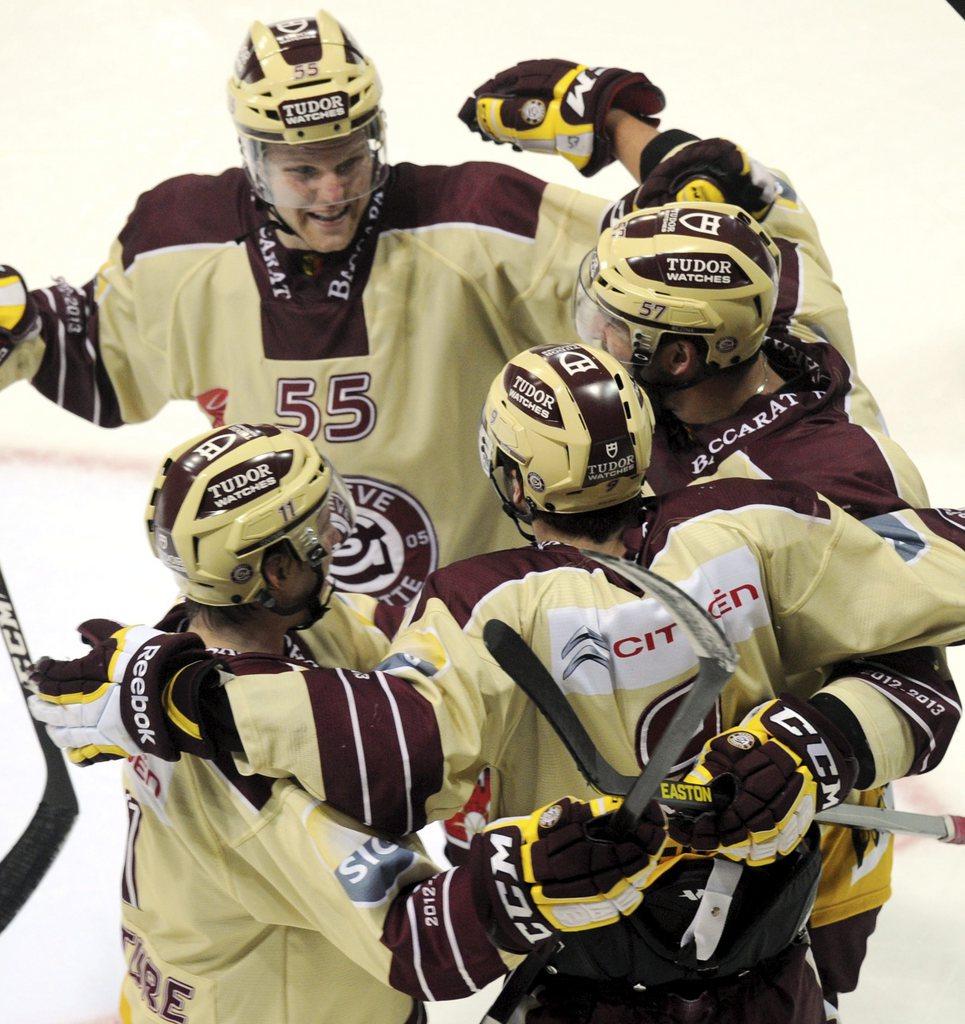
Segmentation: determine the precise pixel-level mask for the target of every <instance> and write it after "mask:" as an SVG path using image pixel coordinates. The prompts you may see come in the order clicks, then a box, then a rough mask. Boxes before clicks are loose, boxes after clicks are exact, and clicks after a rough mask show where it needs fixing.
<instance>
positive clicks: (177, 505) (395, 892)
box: [40, 425, 666, 1024]
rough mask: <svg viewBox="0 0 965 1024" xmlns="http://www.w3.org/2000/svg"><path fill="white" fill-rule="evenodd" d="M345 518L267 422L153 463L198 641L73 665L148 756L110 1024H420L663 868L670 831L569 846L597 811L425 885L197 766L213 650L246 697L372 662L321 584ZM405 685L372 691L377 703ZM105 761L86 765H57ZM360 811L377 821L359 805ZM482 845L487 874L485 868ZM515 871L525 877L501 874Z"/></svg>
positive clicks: (301, 806)
mask: <svg viewBox="0 0 965 1024" xmlns="http://www.w3.org/2000/svg"><path fill="white" fill-rule="evenodd" d="M352 520H353V508H352V502H351V499H350V498H349V497H348V495H347V493H346V491H345V488H344V485H343V483H342V481H341V479H340V477H339V476H338V474H337V473H336V472H335V471H334V470H333V469H332V467H331V466H330V465H329V464H328V463H327V462H326V461H325V460H324V459H323V458H322V457H320V456H319V454H318V452H317V451H316V449H315V448H314V446H313V445H312V444H311V442H310V441H308V440H307V439H306V438H304V437H301V436H299V435H297V434H294V433H293V432H291V431H287V430H279V429H278V428H276V427H272V426H267V425H262V426H245V425H236V426H232V427H228V428H220V429H216V430H214V431H210V432H208V433H207V434H205V435H203V436H201V437H198V438H195V439H194V440H192V441H189V442H188V443H186V444H182V445H180V446H179V447H178V448H177V449H175V450H174V451H172V452H171V453H170V455H169V456H168V458H167V459H165V461H164V464H163V466H162V468H161V471H160V473H159V475H158V477H157V480H156V482H155V489H154V493H153V495H152V498H151V501H150V503H149V505H148V509H147V522H148V531H149V533H150V536H151V539H152V543H153V547H154V551H155V554H156V555H157V557H158V558H160V559H161V561H162V562H164V564H165V565H166V566H167V567H168V568H169V569H171V571H172V572H173V573H174V574H175V576H176V578H177V580H178V582H179V584H180V587H181V589H182V591H183V593H184V595H185V598H186V604H185V605H184V607H183V608H182V609H181V614H182V615H183V616H184V618H185V620H186V621H185V623H184V624H185V627H186V628H187V629H189V630H191V631H192V632H190V633H163V632H159V631H157V630H154V629H150V628H147V627H135V628H133V629H126V630H122V629H119V628H118V626H117V624H116V623H107V622H105V621H103V620H97V621H92V622H88V623H85V624H84V626H82V627H81V632H82V634H83V635H84V636H85V637H86V638H87V639H88V641H89V642H90V643H92V644H93V643H96V642H97V641H98V640H104V639H105V638H106V637H108V636H110V637H111V638H110V639H109V640H108V641H107V642H106V643H102V644H101V645H100V646H99V647H97V648H96V650H95V652H94V653H92V654H91V655H89V656H88V657H87V658H86V659H81V663H82V664H84V665H86V669H85V671H86V672H87V673H88V676H89V677H90V678H96V677H99V676H101V675H105V674H106V673H108V672H111V671H121V670H122V669H121V666H124V669H123V671H127V672H128V673H129V675H130V678H131V680H132V681H133V680H137V681H138V685H135V686H134V689H135V690H136V691H137V692H136V694H135V695H134V696H133V698H132V700H131V701H130V704H129V705H128V706H127V707H124V708H120V709H116V710H117V711H118V720H117V722H116V726H117V729H118V736H119V737H120V743H121V744H122V745H127V744H128V743H129V740H127V739H126V738H124V737H125V732H126V731H128V730H129V731H130V734H131V735H136V736H137V737H138V740H139V742H140V743H141V744H143V745H144V747H145V750H150V751H151V753H143V754H139V755H138V756H137V757H135V758H133V759H132V760H130V761H128V763H127V764H126V766H125V772H124V776H125V787H126V799H127V809H128V815H129V821H130V827H129V834H128V839H127V847H126V861H125V867H124V874H123V884H122V917H123V922H122V937H123V945H124V954H125V958H126V961H127V972H126V974H125V977H124V982H123V986H122V992H121V1006H120V1016H121V1019H122V1020H123V1021H125V1022H128V1024H131V1022H143V1024H147V1022H160V1021H191V1022H192V1024H216V1022H223V1024H245V1022H251V1024H256V1022H257V1024H263V1022H267V1021H270V1022H272V1024H310V1022H317V1024H322V1022H325V1021H332V1020H338V1021H345V1022H359V1024H362V1022H366V1024H368V1022H371V1021H379V1022H392V1021H397V1022H403V1021H407V1022H412V1024H414V1022H416V1021H424V1020H425V1011H424V1009H423V1008H422V1000H424V999H448V998H452V997H457V996H462V995H466V994H468V993H470V992H472V991H475V990H476V988H477V987H481V986H483V985H484V984H486V983H487V982H489V981H491V980H493V979H494V978H497V977H499V975H500V974H501V973H502V972H503V971H504V969H505V968H504V962H503V958H502V957H501V955H500V953H499V950H498V948H497V947H498V946H499V945H503V946H505V947H506V948H507V949H509V950H512V951H515V952H525V951H526V950H527V949H528V948H530V947H531V946H532V945H533V944H534V943H536V942H537V941H538V940H539V939H540V938H544V937H545V936H546V935H547V934H549V928H550V927H553V928H556V929H560V930H564V931H565V930H566V929H567V928H568V927H569V925H568V918H567V914H568V913H569V914H572V912H573V909H574V908H576V909H577V910H579V911H580V913H581V926H582V927H586V926H587V923H592V924H603V923H605V922H606V921H607V920H613V919H614V918H615V917H619V916H620V913H621V910H620V909H619V908H623V912H627V911H628V910H629V909H630V908H631V907H632V906H633V905H634V904H635V903H639V901H640V898H641V897H640V890H642V889H643V888H645V885H646V882H647V879H648V877H649V875H650V874H651V873H652V871H653V870H654V869H655V868H656V866H657V865H658V863H659V856H658V855H659V853H660V850H661V848H662V846H663V845H664V843H665V842H666V834H665V832H664V831H663V829H662V827H660V825H659V824H658V823H656V822H648V823H645V824H644V825H642V826H641V828H640V830H639V832H638V833H637V834H635V835H631V836H629V837H627V838H626V839H625V840H623V841H621V842H619V843H610V842H604V841H602V840H599V839H594V840H592V841H591V840H590V839H589V838H588V837H587V835H586V834H585V832H584V826H586V827H587V828H590V827H592V826H591V824H590V823H591V822H594V821H596V824H597V827H599V826H600V825H602V824H603V822H602V821H601V820H598V819H601V818H602V816H603V815H604V814H606V813H608V812H610V811H612V810H613V809H614V808H615V807H616V806H617V805H618V803H619V801H617V800H614V799H611V798H607V799H604V798H600V799H598V800H596V801H594V802H593V803H590V804H587V803H583V802H581V801H576V800H563V801H559V802H555V803H553V804H552V805H550V806H549V807H547V808H541V809H540V810H539V811H538V812H536V814H534V815H529V816H526V817H524V818H520V819H517V820H514V821H507V822H503V823H501V824H500V826H499V827H498V829H497V830H496V831H495V832H494V833H492V834H491V835H490V836H489V837H487V838H484V837H482V836H480V837H479V838H478V840H477V841H476V843H475V846H474V848H473V851H472V852H471V857H470V861H469V863H468V864H467V866H465V867H460V868H456V869H453V870H450V871H445V872H439V871H438V869H437V868H436V867H435V866H434V865H433V864H432V863H431V862H430V861H429V860H428V858H427V857H426V855H425V853H424V852H423V850H422V848H421V846H420V845H419V843H418V842H417V841H415V840H402V839H389V838H388V837H385V836H384V835H382V836H380V835H379V834H377V833H374V832H373V831H372V830H371V829H369V828H366V827H365V826H364V825H362V824H361V823H360V822H359V821H357V820H352V819H350V818H347V817H346V816H344V815H342V814H339V813H338V812H337V811H335V810H333V809H331V808H329V807H326V806H324V805H319V803H318V801H317V800H314V799H312V798H311V797H309V796H308V795H307V794H306V793H305V791H304V790H303V789H301V787H299V786H298V785H297V784H296V783H295V782H293V781H291V780H288V779H275V778H269V777H265V776H261V775H256V774H252V773H250V772H249V771H247V770H246V769H245V767H244V765H243V764H238V765H236V763H235V762H234V761H233V760H232V758H231V757H230V756H225V755H223V754H222V755H215V756H213V759H211V760H203V759H202V758H204V757H212V755H213V750H212V748H211V747H210V746H209V745H208V744H207V743H206V742H205V741H204V739H203V738H202V736H201V733H200V730H199V729H198V728H197V726H196V725H195V724H194V723H195V722H197V721H200V719H201V718H202V717H203V715H204V706H203V699H204V695H201V697H202V700H201V701H200V702H199V701H197V700H195V698H194V696H188V695H189V694H194V695H196V694H197V693H198V691H197V690H196V687H195V683H196V680H197V676H196V672H197V668H198V666H199V665H200V667H202V668H203V669H204V670H205V671H207V666H206V665H205V664H204V662H203V661H201V662H199V659H202V658H203V657H204V656H205V653H206V652H208V653H215V654H216V655H217V658H218V662H219V665H220V666H221V669H220V670H221V671H225V672H226V673H230V674H231V675H232V676H234V677H236V678H240V679H244V678H246V677H247V676H249V675H252V674H258V675H259V676H260V677H264V678H267V679H271V678H272V675H273V674H275V673H287V672H291V671H292V670H296V671H298V670H300V669H301V668H308V667H312V666H315V665H316V661H317V662H318V663H321V664H338V665H343V666H349V667H348V668H346V669H344V674H345V677H346V678H347V679H348V678H351V676H352V670H353V669H361V668H368V667H370V666H371V665H372V664H374V661H375V660H376V659H375V658H374V657H373V654H374V652H375V651H377V650H378V649H379V644H378V639H377V636H375V637H374V636H373V633H374V631H373V629H372V626H371V624H370V623H365V622H363V621H362V619H361V618H360V617H358V616H357V614H356V612H355V611H353V610H352V608H351V607H350V606H349V604H347V603H346V602H344V601H342V600H341V599H340V598H339V597H338V596H334V597H333V596H332V595H331V593H330V590H329V588H328V587H327V585H325V584H324V582H323V579H324V573H325V569H326V566H327V563H328V561H329V557H330V554H331V552H332V550H333V549H334V548H335V547H336V546H337V544H338V543H340V542H342V541H343V540H344V538H345V537H346V536H347V535H348V534H349V533H350V532H351V529H352V526H353V522H352ZM320 595H321V596H320ZM322 616H324V617H322ZM155 660H156V661H157V663H161V662H162V661H163V662H164V663H165V664H166V665H169V666H170V665H172V664H177V665H178V666H179V668H180V671H179V672H178V674H177V677H176V678H175V679H174V680H173V681H172V683H171V687H170V692H169V693H168V694H167V695H166V696H165V697H164V698H163V699H164V702H165V703H167V704H168V706H169V707H172V708H173V707H174V706H175V705H177V706H179V707H180V708H181V710H182V712H184V713H183V714H180V715H179V714H175V715H174V717H173V718H172V719H171V721H172V722H173V721H177V723H178V728H179V730H180V739H179V742H178V749H179V750H180V751H182V752H183V753H184V755H185V756H182V757H180V758H179V760H178V761H177V763H172V762H171V761H170V760H166V758H169V757H170V756H171V755H172V752H173V748H172V747H171V746H170V744H169V742H168V740H167V739H166V737H165V735H164V733H165V727H164V726H161V727H160V728H157V729H155V724H156V721H155V720H156V716H157V715H158V714H159V712H160V708H159V706H158V705H155V704H154V703H153V702H154V700H155V697H156V696H157V695H156V694H155V693H154V692H153V690H152V682H153V675H152V665H153V664H154V663H155ZM108 662H109V663H110V664H108ZM40 671H41V672H42V673H43V674H44V676H45V678H46V679H47V680H48V681H50V682H51V683H52V682H53V681H54V680H56V679H59V680H60V685H59V686H58V687H57V690H58V692H57V694H56V695H55V694H53V693H48V694H47V698H48V699H49V700H59V701H62V702H63V701H69V700H71V699H76V698H77V697H78V696H82V695H81V694H80V693H79V692H78V690H77V677H76V674H71V673H66V672H64V671H62V670H58V666H57V665H55V664H50V663H47V664H46V665H41V667H40ZM400 685H402V686H407V684H404V683H398V682H387V683H386V689H385V694H386V695H387V696H389V698H390V699H391V693H392V690H393V689H394V688H397V687H398V686H400ZM86 696H87V697H89V696H91V694H90V692H89V691H88V692H87V694H86ZM207 696H208V697H210V694H208V695H207ZM306 711H307V714H308V718H307V719H306V723H307V722H309V721H311V720H312V711H311V710H310V709H306ZM315 711H316V712H319V713H321V714H324V711H323V709H321V708H316V709H315ZM363 713H364V712H363ZM408 738H409V739H410V740H412V741H415V740H416V737H415V736H414V735H413V734H412V733H411V732H410V733H409V736H408ZM104 753H105V752H104V751H94V750H91V749H89V748H84V747H81V748H80V749H78V750H76V751H74V753H73V759H74V760H75V761H80V762H85V761H86V762H90V761H94V760H98V759H100V758H101V757H103V756H104ZM350 756H352V757H353V758H354V753H351V754H350ZM371 799H372V801H373V804H374V806H376V807H378V801H379V793H378V789H377V788H375V787H373V791H372V794H371ZM493 835H495V836H496V839H495V840H494V839H493ZM497 840H498V842H499V843H500V846H499V847H498V849H499V850H500V851H501V852H502V853H503V855H504V858H503V859H502V860H500V859H498V858H496V859H493V858H492V857H491V856H490V853H491V850H490V849H489V845H488V844H490V843H494V842H496V841H497ZM493 849H497V847H495V846H494V847H493ZM523 861H525V863H526V864H527V866H528V867H527V872H526V873H525V875H524V874H522V873H521V874H520V875H519V876H518V877H517V878H515V879H513V878H510V877H509V875H508V874H507V871H508V870H510V869H511V868H512V866H513V865H514V864H520V863H522V862H523ZM500 886H502V888H503V891H507V892H511V897H512V900H513V901H514V902H513V905H512V908H511V909H512V911H513V912H518V911H520V910H521V909H524V910H525V911H526V913H527V914H528V919H527V920H528V924H529V934H530V936H531V939H530V940H526V939H525V938H524V937H523V935H522V933H521V931H520V929H519V928H518V927H517V926H516V921H515V920H514V919H513V918H512V917H510V916H509V912H508V911H507V910H506V909H504V907H503V903H502V902H501V900H500V898H499V896H498V892H499V887H500ZM589 911H595V913H588V912H589Z"/></svg>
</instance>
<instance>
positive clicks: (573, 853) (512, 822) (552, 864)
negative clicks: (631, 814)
mask: <svg viewBox="0 0 965 1024" xmlns="http://www.w3.org/2000/svg"><path fill="white" fill-rule="evenodd" d="M621 803H622V801H621V800H620V799H618V798H616V797H609V796H608V797H599V798H598V799H596V800H593V801H591V802H590V803H585V802H584V801H582V800H577V799H575V798H574V797H564V798H563V799H562V800H558V801H557V802H556V803H553V804H548V805H547V806H546V807H541V808H540V809H539V810H538V811H534V812H533V813H532V814H531V815H529V817H527V818H504V819H503V820H501V821H497V822H494V823H493V824H492V825H491V826H490V827H489V828H487V829H486V831H485V832H481V833H479V834H478V835H476V836H474V837H473V840H472V843H471V845H470V848H469V860H468V864H467V866H468V868H469V871H470V872H471V874H472V878H473V882H474V885H475V887H476V890H477V892H478V893H479V894H480V905H482V904H483V903H485V904H488V907H487V910H488V918H489V922H490V935H491V936H492V939H493V941H494V942H495V944H496V945H497V946H499V947H500V948H501V949H505V950H509V951H510V952H515V953H526V952H528V951H529V950H530V949H532V948H533V947H534V946H538V945H539V944H540V943H542V942H545V941H546V939H548V938H549V937H550V936H551V935H552V934H553V933H554V932H556V931H561V932H573V931H583V930H585V929H588V928H599V927H602V926H603V925H606V924H612V923H613V922H614V921H617V920H619V918H620V915H621V914H630V913H632V912H633V910H634V909H635V908H636V907H637V906H638V905H639V904H640V900H641V899H642V898H643V897H642V895H641V893H642V890H643V889H645V888H646V886H647V884H648V882H649V880H650V877H651V875H652V874H653V872H654V871H655V870H656V868H657V866H658V864H659V860H660V854H661V852H662V851H663V848H664V846H665V844H666V842H667V834H666V832H665V830H664V819H663V816H662V812H661V811H660V809H659V808H658V807H657V805H656V804H652V805H651V810H650V811H649V812H648V816H647V818H646V819H645V820H644V821H643V822H642V823H641V824H640V826H639V828H638V829H637V831H636V832H635V833H634V834H633V835H629V836H625V837H620V838H617V839H614V838H612V837H610V836H609V835H608V834H607V824H608V818H609V815H611V814H612V813H613V812H614V811H615V810H616V809H617V808H618V807H619V806H620V804H621ZM483 898H484V899H483Z"/></svg>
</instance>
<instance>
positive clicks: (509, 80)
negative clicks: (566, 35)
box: [459, 60, 664, 178]
mask: <svg viewBox="0 0 965 1024" xmlns="http://www.w3.org/2000/svg"><path fill="white" fill-rule="evenodd" d="M611 107H616V108H617V109H618V110H625V111H627V112H628V113H630V114H633V115H635V116H636V117H639V118H641V119H642V120H645V121H647V122H648V123H650V124H653V125H656V124H657V123H658V121H657V120H656V119H655V118H654V117H653V115H654V114H657V113H659V112H660V111H661V110H663V107H664V97H663V93H662V92H661V91H660V90H659V89H658V88H657V86H655V85H654V84H653V83H652V82H651V81H650V80H649V79H648V78H647V77H646V75H642V74H639V73H637V72H633V71H624V70H623V69H622V68H589V67H587V66H586V65H585V64H574V63H573V62H572V61H568V60H527V61H523V62H522V63H521V64H516V65H515V66H513V67H511V68H508V69H507V70H506V71H500V72H499V74H497V75H496V76H495V77H494V78H491V79H490V80H489V81H488V82H485V83H484V84H483V85H481V86H480V87H479V88H478V89H476V90H475V92H474V93H473V94H472V96H470V97H469V99H467V100H466V102H465V103H464V104H463V106H462V109H461V110H460V111H459V117H460V119H461V120H462V121H464V122H465V123H466V124H467V125H468V126H469V128H470V129H471V130H472V131H474V132H478V133H479V134H480V135H482V137H483V138H484V139H487V140H492V141H494V142H508V143H509V144H510V145H511V146H512V147H513V149H517V150H523V149H526V150H532V151H534V152H537V153H559V154H560V155H561V156H564V157H566V159H567V160H569V161H570V163H572V164H573V165H574V166H575V167H576V169H577V170H578V171H579V172H580V174H582V175H584V176H585V177H587V178H589V177H591V176H592V175H594V174H596V172H597V171H599V170H600V169H601V168H603V167H606V166H607V164H609V163H612V161H613V153H612V151H611V146H610V140H609V138H608V136H607V133H606V131H605V124H606V115H607V113H608V112H609V110H610V108H611Z"/></svg>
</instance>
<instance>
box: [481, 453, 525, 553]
mask: <svg viewBox="0 0 965 1024" xmlns="http://www.w3.org/2000/svg"><path fill="white" fill-rule="evenodd" d="M489 482H490V483H491V484H492V485H493V488H494V489H495V491H496V493H497V494H498V495H499V501H500V503H501V505H502V509H503V512H505V513H506V515H508V516H509V518H510V519H512V521H513V526H515V527H516V530H517V532H518V533H519V535H520V537H522V538H523V540H525V541H526V543H527V544H535V543H536V535H535V534H533V533H527V532H526V531H525V530H524V529H523V523H526V524H527V525H529V524H530V523H532V521H533V520H532V513H530V518H528V519H527V518H526V517H525V516H524V515H523V513H522V512H520V511H519V509H518V508H517V507H516V506H515V505H514V504H513V503H512V502H511V501H510V500H509V498H508V497H507V496H506V495H505V494H503V492H502V490H500V487H499V484H498V483H497V482H496V474H495V473H493V472H492V471H490V473H489Z"/></svg>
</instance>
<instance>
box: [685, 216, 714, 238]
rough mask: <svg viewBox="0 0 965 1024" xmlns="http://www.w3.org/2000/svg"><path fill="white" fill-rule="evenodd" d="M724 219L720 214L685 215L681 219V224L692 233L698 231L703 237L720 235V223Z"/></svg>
mask: <svg viewBox="0 0 965 1024" xmlns="http://www.w3.org/2000/svg"><path fill="white" fill-rule="evenodd" d="M722 220H723V217H722V216H721V215H720V214H719V213H697V212H691V213H685V214H682V215H681V217H680V223H681V224H683V225H684V226H685V227H688V228H690V230H691V231H697V232H698V233H699V234H701V235H719V234H720V222H721V221H722Z"/></svg>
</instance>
